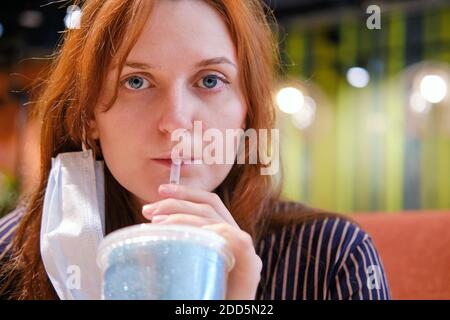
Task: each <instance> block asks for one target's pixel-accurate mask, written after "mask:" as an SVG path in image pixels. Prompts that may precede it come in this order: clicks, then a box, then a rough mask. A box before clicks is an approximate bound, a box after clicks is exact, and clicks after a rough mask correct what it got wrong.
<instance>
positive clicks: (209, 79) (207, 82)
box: [198, 74, 229, 89]
mask: <svg viewBox="0 0 450 320" xmlns="http://www.w3.org/2000/svg"><path fill="white" fill-rule="evenodd" d="M228 83H229V82H228V81H227V80H226V79H224V78H222V77H219V76H217V75H215V74H209V75H207V76H206V77H203V78H202V79H200V80H199V82H198V85H199V86H200V87H201V88H205V89H215V88H217V85H218V84H219V86H220V85H224V84H228Z"/></svg>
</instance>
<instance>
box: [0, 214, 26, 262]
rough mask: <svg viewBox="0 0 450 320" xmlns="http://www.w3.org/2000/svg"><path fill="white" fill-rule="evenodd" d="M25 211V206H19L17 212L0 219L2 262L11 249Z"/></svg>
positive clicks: (0, 255) (0, 252) (0, 257)
mask: <svg viewBox="0 0 450 320" xmlns="http://www.w3.org/2000/svg"><path fill="white" fill-rule="evenodd" d="M25 210H26V209H25V206H23V205H19V206H18V207H17V208H16V209H15V210H13V211H12V212H10V213H8V214H7V215H6V216H4V217H2V218H0V260H1V259H2V258H3V257H4V256H5V254H6V253H7V252H8V251H9V249H10V248H11V245H12V243H11V242H12V238H13V236H14V233H15V231H16V229H17V227H18V225H19V222H20V219H21V218H22V216H23V214H24V213H25Z"/></svg>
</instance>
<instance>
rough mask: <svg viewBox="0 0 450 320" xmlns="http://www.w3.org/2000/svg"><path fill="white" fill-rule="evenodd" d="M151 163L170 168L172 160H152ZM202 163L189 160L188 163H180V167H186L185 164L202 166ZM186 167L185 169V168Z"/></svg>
mask: <svg viewBox="0 0 450 320" xmlns="http://www.w3.org/2000/svg"><path fill="white" fill-rule="evenodd" d="M152 160H153V161H155V162H157V163H159V164H161V165H163V166H166V167H168V168H170V167H171V166H172V159H152ZM202 163H203V162H202V161H201V160H189V161H187V160H186V161H184V160H183V161H181V166H182V167H186V165H187V164H202ZM187 167H191V166H187ZM187 167H186V168H187Z"/></svg>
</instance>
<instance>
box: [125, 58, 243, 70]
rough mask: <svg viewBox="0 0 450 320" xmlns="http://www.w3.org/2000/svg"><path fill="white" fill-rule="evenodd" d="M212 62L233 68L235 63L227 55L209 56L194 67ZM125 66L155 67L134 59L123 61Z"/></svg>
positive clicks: (134, 67) (138, 67) (135, 67)
mask: <svg viewBox="0 0 450 320" xmlns="http://www.w3.org/2000/svg"><path fill="white" fill-rule="evenodd" d="M214 64H229V65H231V66H233V67H235V68H237V67H236V65H235V64H234V63H233V62H231V60H230V59H228V58H227V57H215V58H209V59H204V60H202V61H200V62H198V63H197V64H196V65H195V66H196V67H206V66H210V65H214ZM125 66H127V67H130V68H133V69H154V68H155V67H154V66H152V65H149V64H147V63H143V62H135V61H127V62H125Z"/></svg>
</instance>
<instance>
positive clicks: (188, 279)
mask: <svg viewBox="0 0 450 320" xmlns="http://www.w3.org/2000/svg"><path fill="white" fill-rule="evenodd" d="M225 245H226V242H225V239H223V238H222V237H221V236H219V235H217V234H216V233H214V232H213V231H210V230H204V229H201V228H196V227H191V226H186V225H156V224H148V223H145V224H140V225H136V226H131V227H127V228H123V229H120V230H117V231H115V232H113V233H111V234H109V235H108V236H107V237H105V239H104V240H103V241H102V243H101V244H100V246H99V249H98V254H97V262H98V265H99V266H100V269H101V270H102V274H103V284H102V298H103V299H107V300H115V299H123V300H130V299H131V300H143V299H145V300H216V299H225V292H226V283H227V278H228V272H229V271H230V270H231V268H232V267H233V265H234V257H233V256H232V255H231V253H230V252H229V251H228V250H227V248H226V246H225Z"/></svg>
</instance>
